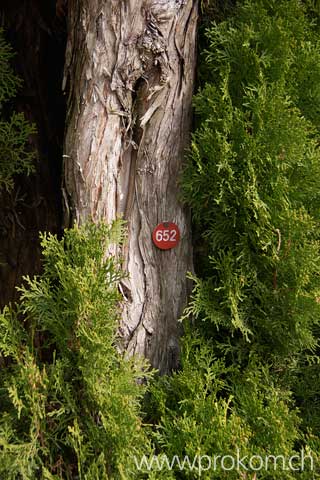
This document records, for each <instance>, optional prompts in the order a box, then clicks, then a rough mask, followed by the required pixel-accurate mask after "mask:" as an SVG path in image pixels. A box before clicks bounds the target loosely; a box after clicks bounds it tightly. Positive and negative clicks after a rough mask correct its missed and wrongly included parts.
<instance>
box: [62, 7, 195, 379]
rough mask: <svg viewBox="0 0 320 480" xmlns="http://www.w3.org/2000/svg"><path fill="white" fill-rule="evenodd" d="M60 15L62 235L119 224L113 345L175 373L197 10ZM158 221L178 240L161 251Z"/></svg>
mask: <svg viewBox="0 0 320 480" xmlns="http://www.w3.org/2000/svg"><path fill="white" fill-rule="evenodd" d="M68 8H69V14H68V23H69V26H68V31H69V34H68V35H69V36H68V43H67V50H66V63H65V77H64V88H65V89H66V91H67V93H68V112H67V119H66V125H67V127H66V135H65V148H64V153H65V156H64V185H63V195H64V199H65V225H66V226H68V225H70V224H71V222H73V221H74V220H75V221H76V222H77V223H81V222H83V221H85V220H86V219H88V218H92V219H93V220H94V221H98V220H99V219H104V220H105V221H107V222H110V221H112V220H113V219H115V218H117V217H119V216H123V217H124V218H125V219H126V220H127V222H128V223H127V224H128V241H127V245H126V247H125V249H124V252H122V253H123V255H124V268H125V269H126V270H127V271H128V273H129V277H128V279H127V280H125V281H124V282H122V285H121V286H120V288H121V291H122V293H123V297H124V301H123V315H122V322H121V326H120V331H121V333H122V336H123V341H124V346H125V348H126V349H127V350H128V352H129V353H135V354H142V355H145V356H146V357H148V358H149V359H150V361H151V363H152V365H153V366H155V367H157V368H158V369H159V370H160V372H162V373H163V372H168V371H170V370H171V369H172V368H176V367H177V364H178V350H179V349H178V336H179V331H178V330H179V328H178V322H177V320H178V318H179V316H180V315H181V313H182V310H183V307H184V306H185V304H186V301H187V294H188V284H187V280H186V273H187V271H188V270H191V269H192V250H191V238H190V221H189V214H188V211H186V209H185V208H184V207H183V205H182V204H181V202H180V200H179V186H178V181H179V176H180V172H181V168H182V165H183V159H184V152H185V148H186V147H187V144H188V132H189V130H190V119H191V97H192V88H193V81H194V67H195V34H196V21H197V0H125V1H124V0H123V1H120V0H109V1H108V2H105V1H102V0H70V1H69V7H68ZM163 221H173V222H175V223H177V224H178V226H179V228H180V231H181V241H180V243H179V245H178V246H177V247H176V248H174V249H172V250H168V251H160V250H158V249H157V248H156V247H155V246H154V245H153V243H152V239H151V233H152V230H153V228H154V227H155V226H156V225H157V224H158V223H160V222H163Z"/></svg>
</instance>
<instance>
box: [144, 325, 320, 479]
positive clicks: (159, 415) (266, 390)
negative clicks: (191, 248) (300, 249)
mask: <svg viewBox="0 0 320 480" xmlns="http://www.w3.org/2000/svg"><path fill="white" fill-rule="evenodd" d="M213 351H214V346H213V344H212V343H211V342H206V341H204V340H203V339H201V337H199V336H197V335H196V334H195V332H194V331H192V333H190V334H188V335H187V336H186V337H185V338H184V342H183V346H182V358H181V362H182V369H181V371H180V372H176V373H174V374H173V375H172V376H171V377H162V378H159V379H158V380H157V382H156V383H155V384H154V385H153V386H152V387H151V399H150V398H148V403H149V410H150V415H152V416H153V417H155V420H156V421H157V422H158V426H157V428H156V431H155V433H154V440H155V442H156V446H157V451H158V452H159V456H158V458H159V462H160V461H161V459H163V458H164V455H166V456H167V458H169V459H173V458H174V457H175V456H178V457H179V458H180V459H181V461H183V459H185V458H187V457H188V458H189V460H190V463H185V468H184V469H183V473H181V471H180V470H181V469H180V466H179V465H178V464H177V462H176V463H175V465H174V469H173V471H174V475H175V476H174V477H173V478H190V479H194V478H198V472H199V461H200V460H199V458H200V457H202V459H203V461H202V464H203V467H204V470H203V471H202V472H200V473H201V478H204V479H208V480H209V479H213V478H216V479H224V478H225V479H228V480H229V479H239V478H248V479H249V478H250V479H252V478H254V468H253V469H252V468H250V463H249V462H250V460H249V459H251V458H252V457H254V456H259V457H261V458H262V459H265V458H268V456H270V455H274V456H278V455H279V456H283V457H284V458H285V459H286V460H285V462H286V463H281V462H280V463H278V465H277V468H276V469H275V468H274V467H273V464H272V462H271V463H270V464H267V463H265V465H267V467H266V468H261V469H260V470H259V472H258V473H257V475H258V477H257V478H261V479H269V480H271V479H272V480H274V479H277V478H279V479H288V480H289V479H294V478H300V479H306V480H307V479H310V478H311V476H312V473H311V464H309V465H307V464H305V469H303V468H302V467H301V465H298V464H295V465H294V468H296V469H297V471H294V470H291V469H290V468H288V459H289V458H291V457H292V456H294V455H301V451H302V450H303V451H304V452H306V455H307V452H308V454H311V455H312V458H314V461H315V462H316V460H317V459H318V456H317V439H316V437H313V438H312V440H311V439H310V438H309V437H308V438H305V437H304V436H303V434H302V433H301V431H300V428H299V424H300V419H299V415H298V413H299V412H298V410H297V409H296V408H295V407H294V405H293V401H292V398H291V394H290V392H288V391H287V390H286V389H285V388H281V387H279V386H277V385H276V384H275V382H274V379H273V374H272V372H270V369H269V367H268V366H266V365H261V363H260V362H259V361H257V359H255V358H254V357H253V358H252V359H251V360H250V363H249V364H248V366H247V368H246V369H245V370H244V371H241V370H240V369H239V367H238V366H237V365H233V366H231V367H226V365H225V362H224V360H223V359H221V358H219V359H218V358H216V357H215V356H214V354H213ZM309 441H310V444H308V443H307V442H309ZM237 453H238V455H239V457H240V458H241V459H242V458H243V459H244V460H243V463H242V464H239V466H240V468H239V470H238V469H237V468H233V469H232V468H228V467H230V464H231V461H232V460H230V459H231V457H232V458H234V459H235V458H236V457H237ZM206 456H207V457H206ZM218 456H220V459H219V458H218ZM223 456H226V457H227V456H230V457H229V458H226V460H228V461H225V463H224V462H222V463H221V457H223ZM215 457H216V462H215V460H214V459H215ZM195 458H198V461H196V462H195V463H194V464H193V460H194V459H195ZM208 458H210V459H211V464H209V463H208V462H209V460H208ZM255 458H256V457H255ZM265 462H267V461H265ZM200 463H201V462H200ZM209 465H211V468H210V469H209V468H208V469H207V468H206V467H208V466H209ZM231 465H232V464H231ZM243 465H244V466H243ZM259 465H260V463H258V464H257V465H256V467H258V466H259ZM192 466H193V468H192ZM223 466H225V467H226V468H225V469H224V468H223ZM254 466H255V465H254ZM286 467H287V469H286ZM300 467H301V470H300ZM246 468H248V472H247V470H246ZM302 470H303V471H302ZM171 474H172V472H171ZM315 478H318V477H315Z"/></svg>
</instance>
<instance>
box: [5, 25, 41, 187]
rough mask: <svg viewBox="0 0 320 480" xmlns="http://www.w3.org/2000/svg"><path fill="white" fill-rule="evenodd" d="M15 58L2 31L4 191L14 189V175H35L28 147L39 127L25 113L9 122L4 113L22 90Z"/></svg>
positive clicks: (32, 152) (14, 114)
mask: <svg viewBox="0 0 320 480" xmlns="http://www.w3.org/2000/svg"><path fill="white" fill-rule="evenodd" d="M13 55H14V54H13V51H12V48H11V47H10V46H9V45H8V44H7V43H6V42H5V40H4V37H3V31H2V30H1V29H0V115H1V120H0V190H1V189H2V188H6V189H7V190H10V189H11V188H12V187H13V177H14V175H16V174H19V173H26V174H30V173H31V172H33V171H34V164H33V163H34V159H35V152H34V151H33V150H32V149H31V148H30V145H29V144H28V143H29V138H30V135H32V134H34V133H35V132H36V129H35V126H34V125H33V124H30V123H29V122H28V121H26V120H25V118H24V115H23V113H13V114H12V116H11V118H9V120H8V119H7V118H5V116H4V113H3V106H4V103H5V102H7V101H8V100H10V99H12V98H13V97H14V96H15V95H16V93H17V89H18V88H19V87H20V86H21V80H20V79H19V78H18V77H17V76H16V75H15V74H14V72H13V70H12V68H11V65H10V61H11V59H12V57H13Z"/></svg>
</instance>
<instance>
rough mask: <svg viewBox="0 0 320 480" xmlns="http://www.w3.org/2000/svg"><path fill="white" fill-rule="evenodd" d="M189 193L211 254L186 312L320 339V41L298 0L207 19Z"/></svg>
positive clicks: (218, 324) (268, 335) (258, 331)
mask: <svg viewBox="0 0 320 480" xmlns="http://www.w3.org/2000/svg"><path fill="white" fill-rule="evenodd" d="M207 36H208V43H209V48H208V50H207V52H206V62H207V72H208V78H209V76H210V82H207V83H206V84H205V85H204V86H203V87H202V89H201V90H200V92H199V93H198V94H197V96H196V98H195V109H196V114H197V118H198V120H197V121H198V128H197V130H196V132H195V134H194V136H193V142H192V149H191V161H190V163H189V165H188V167H187V169H186V172H185V175H184V193H185V198H186V199H187V200H188V202H189V203H190V205H191V207H192V209H193V217H194V221H195V224H196V228H197V229H198V231H199V232H201V239H202V250H203V251H204V252H205V261H203V260H202V263H203V266H202V269H201V272H200V276H199V277H198V278H196V279H195V289H194V295H193V301H192V303H191V306H190V308H189V313H190V314H193V315H195V316H196V317H199V318H201V319H202V320H210V322H212V324H213V330H212V333H213V334H214V332H216V331H217V329H219V328H223V329H224V330H223V331H224V333H226V332H227V333H228V335H230V334H231V335H234V334H237V332H241V334H242V335H243V336H244V338H245V339H246V340H248V341H250V342H252V343H253V344H254V345H255V346H258V347H259V348H261V349H262V350H263V351H265V352H267V353H269V354H270V355H271V354H272V355H273V354H274V355H276V356H279V355H280V356H287V355H289V354H290V355H292V354H295V353H298V352H300V351H301V350H302V349H304V348H309V349H314V348H315V347H316V344H317V337H316V336H315V329H316V328H317V326H318V322H319V318H320V317H319V314H320V310H319V308H320V306H319V301H318V297H319V288H320V284H319V274H318V272H319V267H320V265H319V258H320V257H319V213H320V212H319V205H320V204H319V187H318V185H319V183H320V170H319V168H320V153H319V148H318V138H317V135H318V124H319V119H320V115H319V113H320V110H319V108H320V96H319V93H320V91H319V85H320V67H319V65H320V62H319V60H320V57H319V55H320V44H319V39H318V36H317V33H316V31H315V29H314V28H313V25H312V24H311V23H310V21H309V19H308V18H307V17H306V14H305V12H304V9H303V6H302V4H301V3H300V2H298V1H295V0H294V1H289V2H287V1H286V2H284V1H280V2H274V1H271V0H270V1H257V2H254V3H252V2H245V3H244V5H242V6H240V7H239V8H238V9H237V11H236V13H235V15H234V16H233V17H232V18H231V19H230V20H228V21H227V22H222V23H221V24H219V25H214V26H213V27H212V28H211V29H209V30H208V33H207Z"/></svg>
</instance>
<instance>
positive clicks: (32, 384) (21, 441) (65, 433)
mask: <svg viewBox="0 0 320 480" xmlns="http://www.w3.org/2000/svg"><path fill="white" fill-rule="evenodd" d="M119 241H120V242H121V241H122V228H121V224H119V223H115V224H114V225H113V226H112V227H107V226H104V225H99V226H95V225H93V224H88V225H86V226H83V227H80V228H77V227H75V228H74V229H71V230H66V231H65V234H64V237H63V239H62V240H58V239H57V237H56V236H54V235H51V234H45V235H42V242H41V244H42V248H43V256H44V267H43V275H42V276H41V277H36V278H34V279H30V278H27V279H26V285H25V286H24V287H22V288H21V289H20V290H21V302H20V305H19V307H17V309H13V308H6V309H5V310H4V311H3V313H2V315H1V317H0V353H1V355H2V356H3V359H2V362H4V360H5V361H6V366H5V368H2V369H1V385H2V387H1V390H0V411H1V413H0V445H1V448H0V478H6V479H8V480H11V479H12V480H16V479H20V478H21V479H23V480H27V479H30V480H34V479H35V478H47V479H71V478H79V479H86V480H93V479H95V480H97V479H99V480H103V479H107V478H113V479H117V478H130V471H131V470H130V469H132V468H133V466H132V460H131V459H132V455H134V454H137V455H139V454H140V453H141V452H143V453H145V452H148V450H149V449H150V442H149V441H148V439H147V437H146V434H145V432H144V430H143V429H142V426H141V419H140V416H139V412H140V402H141V399H142V397H143V395H144V392H145V386H144V383H145V382H144V381H143V382H142V380H143V379H147V378H149V377H150V374H149V373H147V370H148V369H147V365H146V363H145V362H143V361H140V360H138V359H126V360H125V359H124V358H123V355H122V354H120V353H119V351H118V349H117V348H116V345H117V343H118V338H117V321H118V304H119V301H120V298H119V293H118V290H117V284H118V281H119V280H120V279H121V278H122V276H123V272H122V269H121V267H120V264H119V263H118V262H117V261H116V260H115V258H114V257H112V256H111V255H106V252H107V251H108V250H109V249H110V248H111V247H112V245H114V244H115V243H118V242H119ZM22 318H23V319H24V325H21V319H22ZM0 359H1V357H0Z"/></svg>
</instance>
